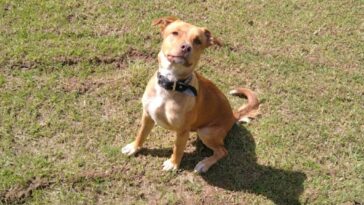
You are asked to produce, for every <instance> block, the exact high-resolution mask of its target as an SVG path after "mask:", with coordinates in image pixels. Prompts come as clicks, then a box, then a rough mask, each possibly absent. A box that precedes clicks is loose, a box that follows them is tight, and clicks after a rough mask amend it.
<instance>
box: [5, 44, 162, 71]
mask: <svg viewBox="0 0 364 205" xmlns="http://www.w3.org/2000/svg"><path fill="white" fill-rule="evenodd" d="M155 58H156V54H155V53H154V52H150V53H148V52H143V51H140V50H137V49H135V48H129V49H128V50H127V51H126V52H125V53H123V54H122V55H120V56H113V57H109V56H95V57H91V58H81V57H75V56H58V57H54V58H53V63H56V64H61V65H62V66H72V65H77V64H79V63H83V62H84V63H89V64H95V65H100V64H113V65H115V67H116V68H117V69H124V68H126V67H127V65H128V61H134V60H142V61H147V62H150V61H153V60H154V59H155ZM42 64H44V63H42V62H40V61H29V60H24V59H22V60H10V61H9V62H7V63H5V64H4V65H5V66H6V67H9V68H11V69H23V70H29V69H33V68H36V67H37V66H38V65H42Z"/></svg>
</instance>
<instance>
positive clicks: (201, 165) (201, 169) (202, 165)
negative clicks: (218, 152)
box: [194, 160, 210, 173]
mask: <svg viewBox="0 0 364 205" xmlns="http://www.w3.org/2000/svg"><path fill="white" fill-rule="evenodd" d="M209 168H210V167H208V166H207V164H206V161H205V160H202V161H200V162H199V163H197V165H196V166H195V169H194V171H195V172H197V173H205V172H207V170H209Z"/></svg>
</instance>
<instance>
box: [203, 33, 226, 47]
mask: <svg viewBox="0 0 364 205" xmlns="http://www.w3.org/2000/svg"><path fill="white" fill-rule="evenodd" d="M204 30H205V31H204V32H205V36H206V41H207V42H206V45H207V46H206V47H210V46H212V45H218V46H222V43H221V41H220V40H219V39H217V38H215V37H213V36H212V35H211V32H210V31H209V30H207V29H204Z"/></svg>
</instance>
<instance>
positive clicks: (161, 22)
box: [152, 16, 178, 32]
mask: <svg viewBox="0 0 364 205" xmlns="http://www.w3.org/2000/svg"><path fill="white" fill-rule="evenodd" d="M177 20H178V18H177V17H175V16H166V17H162V18H159V19H155V20H154V21H153V22H152V26H159V28H160V29H161V32H163V31H164V29H165V28H166V27H167V26H168V25H169V24H170V23H172V22H174V21H177Z"/></svg>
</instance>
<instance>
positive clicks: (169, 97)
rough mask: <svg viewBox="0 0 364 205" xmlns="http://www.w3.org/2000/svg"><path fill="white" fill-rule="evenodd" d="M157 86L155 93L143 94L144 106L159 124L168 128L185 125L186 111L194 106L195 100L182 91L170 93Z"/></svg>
mask: <svg viewBox="0 0 364 205" xmlns="http://www.w3.org/2000/svg"><path fill="white" fill-rule="evenodd" d="M161 89H163V88H160V87H159V88H158V87H157V88H156V92H155V95H147V94H144V96H143V100H142V101H143V107H144V110H145V111H146V112H147V113H148V114H149V116H150V117H151V118H152V119H153V120H154V122H155V123H157V124H158V125H160V126H162V127H164V128H166V129H178V128H179V127H181V126H183V124H184V121H185V115H186V112H188V111H189V110H191V109H192V108H193V104H194V100H193V99H190V98H191V97H189V96H184V94H182V93H175V92H174V93H169V92H167V91H164V90H161Z"/></svg>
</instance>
